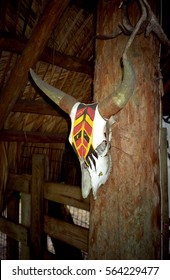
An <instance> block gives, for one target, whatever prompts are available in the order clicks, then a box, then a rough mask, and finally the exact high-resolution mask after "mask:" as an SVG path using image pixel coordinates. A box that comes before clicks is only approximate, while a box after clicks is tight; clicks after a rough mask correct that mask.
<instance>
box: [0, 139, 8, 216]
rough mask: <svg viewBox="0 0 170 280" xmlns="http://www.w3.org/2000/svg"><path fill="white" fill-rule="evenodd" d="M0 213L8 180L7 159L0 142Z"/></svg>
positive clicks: (3, 145) (2, 144)
mask: <svg viewBox="0 0 170 280" xmlns="http://www.w3.org/2000/svg"><path fill="white" fill-rule="evenodd" d="M0 166H1V168H0V213H1V212H2V211H3V208H4V203H5V197H4V196H5V191H6V184H7V179H8V171H9V166H8V159H7V154H6V147H5V143H3V142H0Z"/></svg>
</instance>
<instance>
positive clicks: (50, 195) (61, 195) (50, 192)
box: [43, 182, 90, 210]
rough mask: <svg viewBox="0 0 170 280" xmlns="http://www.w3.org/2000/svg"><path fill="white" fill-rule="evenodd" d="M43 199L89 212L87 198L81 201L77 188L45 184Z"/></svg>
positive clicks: (79, 189)
mask: <svg viewBox="0 0 170 280" xmlns="http://www.w3.org/2000/svg"><path fill="white" fill-rule="evenodd" d="M43 186H44V198H46V199H48V200H52V201H56V202H59V203H62V204H65V205H70V206H74V207H77V208H80V209H84V210H89V209H90V206H89V198H87V199H83V198H82V195H81V188H80V187H79V186H72V185H65V184H59V183H53V182H45V183H44V184H43Z"/></svg>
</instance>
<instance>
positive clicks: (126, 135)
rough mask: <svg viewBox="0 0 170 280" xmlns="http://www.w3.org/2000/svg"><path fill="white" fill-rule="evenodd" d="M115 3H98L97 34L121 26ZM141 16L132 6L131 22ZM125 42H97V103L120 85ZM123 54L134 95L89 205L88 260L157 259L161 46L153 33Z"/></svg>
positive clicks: (121, 38) (114, 129)
mask: <svg viewBox="0 0 170 280" xmlns="http://www.w3.org/2000/svg"><path fill="white" fill-rule="evenodd" d="M113 2H114V4H113ZM149 2H150V1H149ZM152 3H153V1H152ZM154 4H156V3H155V2H154ZM119 5H120V1H119V0H115V1H105V0H99V5H98V11H97V34H109V33H111V32H113V30H114V28H115V26H117V25H118V23H119V22H120V14H121V13H119V9H118V7H119ZM139 13H140V10H139V7H138V4H137V1H134V2H132V3H131V7H129V14H130V18H131V20H132V21H133V22H134V23H135V22H136V21H137V16H138V15H139ZM103 19H104V20H103ZM127 40H128V37H127V36H125V35H121V36H119V37H117V38H115V39H113V40H97V42H96V56H95V57H96V65H95V78H94V97H95V100H96V99H97V100H101V99H102V98H104V97H106V96H107V95H108V94H109V93H111V92H112V91H114V90H116V88H117V87H118V85H119V83H120V82H121V67H120V58H121V56H122V53H123V51H124V48H125V45H126V43H127ZM127 55H128V57H129V59H130V60H131V61H132V63H133V66H134V69H135V72H136V86H135V92H134V94H133V96H132V98H131V99H130V101H129V102H128V104H127V105H126V106H125V107H124V108H123V109H122V111H121V112H119V114H118V115H117V122H116V123H115V124H114V125H113V127H112V134H113V139H112V143H111V156H112V162H113V168H112V171H111V175H110V177H109V179H108V181H107V182H106V183H105V185H104V186H102V187H101V188H100V189H99V191H98V197H97V199H96V200H95V201H94V200H93V199H91V201H90V227H89V230H90V232H89V255H88V258H89V259H118V260H120V259H123V260H124V259H126V260H129V259H130V260H134V259H135V260H136V259H160V258H161V244H160V240H161V231H160V220H161V216H160V177H159V176H160V168H159V152H158V151H159V120H160V115H159V114H160V112H159V108H160V93H159V88H160V87H159V86H158V83H157V81H156V79H155V80H154V79H153V77H154V75H155V70H156V69H157V70H156V71H157V73H159V68H158V64H157V61H158V55H159V42H158V41H157V40H156V39H155V37H154V35H150V36H149V37H147V38H145V37H144V34H141V35H139V36H137V37H136V38H135V40H134V42H133V44H132V46H131V47H130V49H129V50H128V54H127ZM156 67H157V68H156Z"/></svg>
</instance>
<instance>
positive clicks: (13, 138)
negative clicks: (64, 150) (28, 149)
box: [0, 130, 67, 143]
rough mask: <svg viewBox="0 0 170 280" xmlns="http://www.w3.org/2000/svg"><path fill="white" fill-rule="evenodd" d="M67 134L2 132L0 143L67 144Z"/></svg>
mask: <svg viewBox="0 0 170 280" xmlns="http://www.w3.org/2000/svg"><path fill="white" fill-rule="evenodd" d="M66 139H67V135H66V134H58V135H57V134H44V133H41V132H34V131H16V130H2V131H1V133H0V141H7V142H27V143H65V141H66Z"/></svg>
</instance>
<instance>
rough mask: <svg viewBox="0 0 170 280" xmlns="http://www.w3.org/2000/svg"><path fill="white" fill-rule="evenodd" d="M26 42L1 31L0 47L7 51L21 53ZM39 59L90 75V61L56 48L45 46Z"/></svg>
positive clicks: (91, 68)
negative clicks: (63, 52)
mask: <svg viewBox="0 0 170 280" xmlns="http://www.w3.org/2000/svg"><path fill="white" fill-rule="evenodd" d="M27 42H28V40H27V39H25V38H21V37H19V36H16V35H13V34H8V33H3V34H1V35H0V49H1V50H4V51H7V52H13V53H17V54H21V53H22V52H23V50H24V48H25V46H26V44H27ZM40 60H42V61H44V62H47V63H49V64H54V65H57V66H59V67H62V68H64V69H67V70H70V71H75V72H80V73H85V74H88V75H90V76H92V70H93V64H92V63H91V62H88V61H85V60H82V59H79V58H77V57H73V56H70V55H65V54H62V53H61V52H58V51H56V50H55V52H54V50H52V49H51V48H50V47H46V48H45V49H44V50H43V52H42V54H41V56H40Z"/></svg>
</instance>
